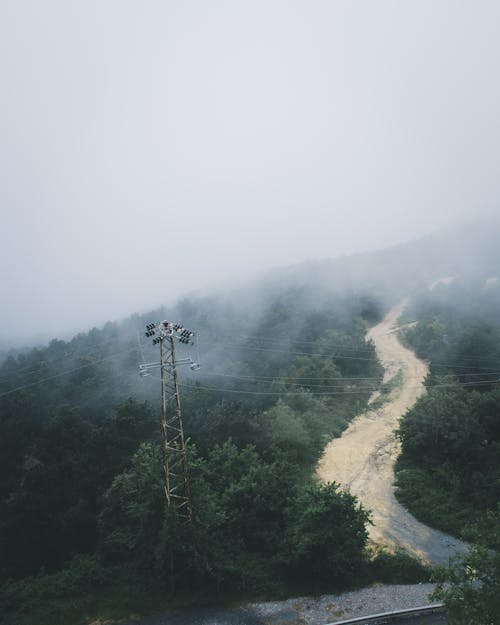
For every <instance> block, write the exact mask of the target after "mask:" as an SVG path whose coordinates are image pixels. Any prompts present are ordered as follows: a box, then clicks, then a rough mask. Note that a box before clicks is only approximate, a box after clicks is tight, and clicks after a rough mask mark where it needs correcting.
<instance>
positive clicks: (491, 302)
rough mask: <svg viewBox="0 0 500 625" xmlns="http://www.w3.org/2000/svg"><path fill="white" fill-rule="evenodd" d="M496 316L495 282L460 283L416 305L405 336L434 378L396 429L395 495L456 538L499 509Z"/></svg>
mask: <svg viewBox="0 0 500 625" xmlns="http://www.w3.org/2000/svg"><path fill="white" fill-rule="evenodd" d="M499 311H500V285H499V284H498V280H495V279H493V280H490V281H486V282H485V281H484V280H482V281H466V280H463V279H456V280H454V281H453V282H451V283H450V284H448V285H444V284H441V285H437V286H436V287H435V288H434V289H432V290H427V291H426V292H422V293H421V294H420V295H418V296H416V297H415V298H414V300H413V305H412V307H411V309H410V310H409V311H408V315H409V317H410V318H411V319H414V320H416V321H417V322H418V323H417V324H416V325H415V326H414V327H412V328H409V329H407V330H406V331H405V332H404V337H405V340H406V341H407V342H408V344H409V345H410V346H412V347H413V348H414V349H415V351H416V352H417V354H418V355H419V356H421V357H422V358H425V359H426V360H428V361H429V362H430V371H429V376H428V379H427V387H428V393H427V395H425V396H424V397H422V398H421V399H420V400H419V401H418V402H417V404H416V405H415V407H414V408H413V409H412V410H410V411H409V412H408V414H407V415H406V416H405V417H404V419H402V421H401V425H400V428H399V437H400V439H401V442H402V455H401V457H400V460H399V470H398V477H397V483H398V496H399V499H400V500H401V501H402V502H403V503H404V504H405V505H406V506H408V507H409V509H410V510H411V511H412V512H413V513H414V514H415V515H416V516H417V517H418V518H420V519H421V520H423V521H424V522H426V523H428V524H430V525H433V526H435V527H438V528H441V529H443V530H446V531H449V532H452V533H454V534H458V535H460V534H463V532H464V530H465V529H466V527H467V526H468V525H469V524H470V523H472V522H475V521H478V520H479V519H481V518H482V517H483V516H484V514H485V512H486V511H488V510H494V509H495V508H496V506H497V505H498V503H499V502H500V460H499V459H500V317H499Z"/></svg>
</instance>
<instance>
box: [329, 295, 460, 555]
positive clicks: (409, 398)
mask: <svg viewBox="0 0 500 625" xmlns="http://www.w3.org/2000/svg"><path fill="white" fill-rule="evenodd" d="M405 306H406V300H404V301H402V302H400V303H399V304H398V305H397V306H395V307H394V308H393V309H392V310H391V311H390V312H389V313H388V314H387V316H386V317H385V318H384V319H383V320H382V321H381V322H380V323H379V324H378V325H376V326H374V327H373V328H371V329H370V330H369V332H368V333H367V335H366V339H367V340H372V341H373V343H374V344H375V348H376V351H377V355H378V357H379V359H380V361H381V363H382V365H383V366H384V368H385V375H384V382H387V381H388V380H390V379H391V378H392V377H394V376H395V375H396V374H397V373H398V372H399V371H401V372H402V384H401V385H399V386H398V387H397V388H395V389H394V390H393V391H392V392H391V394H390V396H389V399H388V401H387V402H386V403H385V404H383V405H382V406H381V407H380V408H378V409H376V410H370V411H368V412H366V413H364V414H362V415H360V416H358V417H356V419H354V421H353V422H352V423H351V425H350V426H349V427H348V428H347V429H346V430H345V432H344V433H343V434H342V436H341V437H340V438H336V439H334V440H332V441H331V442H330V443H329V444H328V445H327V446H326V448H325V450H324V452H323V456H322V457H321V460H320V461H319V463H318V467H317V476H318V478H319V480H320V481H322V482H334V481H335V482H338V483H339V484H340V485H341V487H342V488H343V489H345V490H349V491H350V492H351V493H352V494H353V495H356V497H358V499H359V501H360V502H361V503H362V504H363V506H364V507H365V508H367V509H369V510H371V511H372V521H373V526H372V527H370V529H369V534H370V541H371V543H372V544H373V545H374V546H382V547H385V548H387V549H389V550H395V549H403V550H404V551H406V552H407V553H409V554H410V555H412V556H414V557H417V558H419V559H420V560H423V561H425V562H428V563H431V564H446V563H447V562H448V558H449V557H450V556H451V555H453V553H455V552H456V551H464V550H465V545H464V544H463V543H462V542H460V541H458V540H456V539H455V538H452V537H451V536H448V535H446V534H444V533H443V532H439V531H437V530H433V529H431V528H429V527H427V526H426V525H424V524H422V523H420V522H419V521H417V520H416V519H415V518H414V517H413V516H412V515H411V514H410V513H409V512H408V511H407V510H406V509H405V508H403V506H402V505H401V504H399V503H398V502H397V500H396V497H395V495H394V483H393V482H394V463H395V461H396V458H397V457H398V455H399V453H400V447H399V442H398V441H397V439H396V437H395V435H394V430H395V429H396V428H397V426H398V420H399V418H400V417H401V416H402V415H403V414H404V413H405V412H406V411H407V410H408V409H409V408H411V407H412V406H413V404H414V403H415V402H416V401H417V399H418V398H419V397H420V395H422V394H423V393H424V392H425V387H424V384H423V382H424V379H425V376H426V375H427V370H428V368H427V365H426V364H425V363H424V362H423V361H421V360H419V359H418V358H417V357H416V356H415V354H414V353H413V352H412V351H411V350H409V349H407V348H406V347H404V346H403V345H402V344H401V343H400V341H399V339H398V336H397V329H398V326H397V322H398V319H399V317H400V316H401V314H402V312H403V310H404V308H405Z"/></svg>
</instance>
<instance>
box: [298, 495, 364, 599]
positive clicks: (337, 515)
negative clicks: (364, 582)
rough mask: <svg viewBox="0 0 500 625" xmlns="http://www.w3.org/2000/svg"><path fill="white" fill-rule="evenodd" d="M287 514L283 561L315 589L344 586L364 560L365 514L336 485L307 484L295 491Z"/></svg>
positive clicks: (359, 570) (356, 574) (349, 496)
mask: <svg viewBox="0 0 500 625" xmlns="http://www.w3.org/2000/svg"><path fill="white" fill-rule="evenodd" d="M289 515H291V518H293V522H291V523H290V529H289V530H288V532H287V536H286V547H287V558H286V559H287V562H288V564H289V566H290V567H291V570H292V571H293V572H294V573H295V575H297V576H299V577H300V579H301V580H308V584H309V585H310V586H311V585H312V587H313V588H316V590H320V589H322V588H325V587H331V586H334V587H344V586H346V585H348V584H350V583H353V581H354V580H355V579H356V577H357V576H359V574H360V572H361V571H362V568H363V563H364V549H365V546H366V541H367V538H368V534H367V530H366V524H367V522H368V520H369V514H368V512H366V511H365V510H363V509H362V508H361V507H360V506H358V505H357V502H356V498H355V497H353V496H352V495H351V494H349V493H346V492H343V491H340V490H339V487H338V485H337V484H324V485H310V486H307V487H305V488H303V489H301V491H300V492H299V494H298V495H297V497H296V499H295V501H294V502H293V505H292V507H291V508H290V509H289Z"/></svg>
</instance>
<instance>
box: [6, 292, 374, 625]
mask: <svg viewBox="0 0 500 625" xmlns="http://www.w3.org/2000/svg"><path fill="white" fill-rule="evenodd" d="M250 303H251V304H252V305H251V306H250V305H249V304H250ZM379 314H380V309H379V306H378V304H377V302H376V301H374V299H373V298H367V297H365V296H360V295H349V296H344V297H340V296H335V297H333V296H325V295H323V296H322V297H321V298H317V297H316V293H315V292H314V290H312V289H311V288H309V287H293V286H292V287H287V286H284V287H281V286H280V288H279V289H277V290H275V291H272V292H271V291H270V292H269V293H268V294H266V296H265V297H263V298H262V299H261V300H259V301H258V302H257V303H256V302H254V301H253V299H251V300H248V299H247V300H245V299H244V298H243V299H242V301H241V302H234V301H233V302H228V301H227V300H224V298H204V299H203V300H200V301H199V302H193V301H191V300H184V301H182V302H180V303H179V305H178V307H177V309H176V310H173V311H165V310H160V311H156V312H154V313H152V316H151V318H153V319H156V318H158V319H161V318H173V319H182V321H183V322H184V323H185V324H186V325H187V326H191V327H194V328H195V329H196V330H198V331H199V332H200V334H201V335H202V337H203V341H202V344H201V345H200V350H201V361H202V363H203V364H204V365H205V371H207V374H205V377H201V379H200V385H199V386H197V385H196V383H194V378H192V377H188V376H191V375H192V374H190V373H185V372H184V373H181V383H182V401H183V414H184V424H185V433H186V435H187V438H189V439H190V442H189V444H188V451H189V466H190V475H191V489H192V495H193V509H194V520H193V525H192V527H188V526H186V525H183V524H182V523H181V522H180V520H179V519H177V518H176V517H175V515H173V514H165V503H164V499H163V494H162V488H163V486H162V466H161V457H160V453H159V441H160V438H161V425H160V423H159V418H158V413H159V409H158V408H159V407H158V406H157V405H155V406H150V405H149V404H148V403H146V402H145V399H146V398H148V397H153V398H154V397H157V396H158V381H157V380H156V379H154V377H153V376H151V378H147V379H145V380H140V379H139V377H138V376H137V372H136V363H137V361H139V360H140V358H141V355H140V353H139V349H138V347H137V346H136V341H135V336H136V331H137V330H138V329H141V330H142V327H143V325H144V323H145V321H150V318H149V317H147V318H144V317H139V316H136V317H134V318H131V319H129V320H126V321H125V322H123V323H122V324H120V325H118V324H111V323H110V324H106V326H105V327H104V328H102V329H101V330H97V329H94V330H91V331H90V332H89V333H87V334H81V335H78V336H77V337H75V338H74V339H73V340H72V341H69V342H65V341H53V342H52V343H50V345H49V346H48V347H47V348H44V349H37V350H33V351H32V352H27V353H25V354H19V355H17V356H16V357H12V358H8V359H7V360H6V361H5V362H4V363H3V364H2V365H1V366H0V369H1V370H0V374H1V375H0V469H1V470H0V580H2V579H3V580H7V579H11V580H17V581H10V582H8V588H9V589H10V590H8V592H7V595H5V596H6V597H7V596H9V597H10V596H14V595H12V592H14V590H15V593H17V594H16V595H15V596H16V597H17V600H18V601H19V602H20V610H21V611H22V609H23V606H24V607H25V608H26V613H25V614H24V615H21V613H20V612H19V611H18V612H19V614H18V617H19V618H21V616H22V618H23V619H28V621H29V618H30V617H29V615H28V612H30V613H31V614H32V618H33V619H34V622H39V623H41V622H43V621H44V619H45V621H48V622H51V623H57V622H58V621H57V619H56V618H54V619H52V618H45V617H43V618H42V617H41V616H40V615H41V614H43V609H44V606H43V605H42V604H43V598H42V595H41V594H40V593H38V591H37V590H36V588H37V587H38V586H37V584H38V585H39V586H40V588H41V587H42V586H43V584H47V592H46V597H47V599H46V602H47V604H50V606H52V607H50V606H49V605H47V606H45V607H46V608H47V610H49V612H50V614H52V612H53V610H52V608H53V607H54V606H59V609H60V612H61V614H62V613H64V614H66V615H67V621H68V622H77V621H76V617H75V616H73V615H74V614H76V612H78V610H80V611H81V610H83V609H84V606H87V605H88V596H89V595H92V594H94V595H96V596H98V597H99V599H98V600H99V601H101V602H102V601H103V600H104V599H103V596H104V595H103V593H101V592H100V591H98V590H97V589H93V588H91V587H90V586H85V584H84V583H83V582H82V584H81V585H80V586H78V584H76V583H75V585H73V586H72V585H71V582H70V577H71V575H73V573H70V572H69V571H73V569H74V568H75V567H76V566H77V564H76V562H77V560H75V559H74V558H75V557H76V556H75V554H80V555H79V556H78V557H81V558H85V557H87V558H90V559H93V561H94V562H95V563H102V564H99V566H102V567H104V568H103V570H105V571H113V572H114V573H113V579H115V580H117V581H116V585H114V584H113V583H111V582H109V584H108V582H106V583H104V582H103V584H104V586H106V588H107V589H108V590H109V594H110V596H119V597H120V602H121V603H122V604H123V605H124V606H125V605H130V602H127V601H125V600H124V597H123V593H122V592H121V591H120V589H123V588H125V586H126V585H127V584H130V583H131V581H130V580H133V584H135V585H136V586H137V585H140V584H142V585H143V586H144V588H145V590H144V596H152V594H153V593H156V592H158V593H159V594H160V595H161V596H162V597H163V601H165V600H166V599H165V597H167V598H168V600H172V598H175V599H178V598H179V597H182V596H192V589H193V586H196V588H198V589H199V592H200V593H201V596H203V597H205V598H206V597H207V596H209V595H210V594H212V595H213V596H216V594H217V593H220V592H222V591H224V592H225V593H227V592H233V593H246V594H247V595H252V594H256V593H259V594H267V595H273V594H274V595H276V594H283V593H286V591H287V589H289V588H291V587H295V586H294V584H296V583H298V582H299V580H302V582H303V583H304V587H311V589H313V588H319V587H320V586H321V585H322V584H323V585H324V586H325V587H327V588H328V589H330V590H331V589H335V588H337V587H341V586H344V585H345V584H346V583H348V582H349V580H353V579H354V578H355V577H356V575H358V574H361V571H362V565H363V562H365V561H366V558H365V554H364V545H365V541H366V533H365V531H364V525H365V523H366V521H367V515H366V513H365V512H364V511H362V510H360V509H359V507H358V506H357V504H356V502H355V500H354V499H352V498H350V497H349V496H348V495H346V494H345V493H340V492H338V491H337V490H336V488H335V487H333V486H329V487H324V488H319V487H317V486H316V485H314V484H311V483H310V477H309V475H310V472H311V467H312V466H313V465H314V463H315V462H316V460H317V458H318V455H319V453H320V452H321V449H322V447H323V445H324V443H325V442H326V441H327V440H328V439H329V438H331V436H333V435H338V434H340V433H341V432H342V430H343V429H344V428H345V427H346V426H347V424H348V423H349V421H350V419H351V418H352V417H353V416H354V415H355V414H357V413H358V412H360V411H362V410H363V409H364V408H365V406H366V401H367V399H368V397H369V395H370V390H369V388H370V387H371V386H373V380H371V381H369V382H367V381H365V380H363V379H360V380H358V379H357V378H358V377H359V378H369V377H370V378H375V379H377V378H380V377H381V373H382V370H381V367H380V365H379V364H378V363H377V360H376V355H375V351H374V347H373V345H371V344H368V345H367V344H365V341H364V334H365V331H366V320H372V321H373V320H375V319H376V318H378V316H379ZM180 349H182V347H181V348H180ZM145 357H146V359H147V360H151V361H153V360H155V359H156V358H157V354H156V352H155V351H154V350H153V348H152V347H150V346H149V347H145ZM200 375H201V376H203V375H204V374H203V369H202V372H200ZM26 376H29V379H30V382H32V383H33V386H31V387H30V388H29V389H28V390H26V389H25V390H16V388H17V387H18V386H22V385H23V383H24V380H25V379H26ZM234 376H236V377H234ZM211 387H212V388H211ZM219 389H220V390H219ZM10 391H13V392H12V393H10ZM233 391H236V392H235V393H233ZM2 392H8V393H9V394H7V395H4V396H3V397H2V396H1V395H2ZM127 397H128V398H129V399H127V400H125V401H124V399H123V398H127ZM304 507H306V508H307V509H306V510H304V509H303V508H304ZM330 540H334V541H336V544H335V545H334V546H332V547H331V548H330V549H329V550H328V554H327V555H328V557H327V558H326V560H325V563H324V565H321V566H320V565H318V562H317V561H316V556H317V554H319V553H321V552H322V550H323V549H324V548H325V545H326V544H327V543H328V541H330ZM82 554H83V555H82ZM82 562H83V560H82ZM82 566H83V565H82ZM116 571H126V572H127V576H128V577H127V578H125V577H122V576H119V575H118V576H117V575H116ZM38 573H39V574H38ZM58 576H59V577H58ZM21 578H24V581H23V580H22V579H21ZM82 579H83V578H82ZM96 579H97V580H98V579H100V578H99V575H97V577H96ZM127 580H128V581H127ZM66 582H67V583H68V584H69V585H70V588H71V589H72V590H71V593H70V595H69V596H70V603H71V605H72V607H71V606H66V607H64V606H63V605H62V603H61V601H62V598H60V597H59V596H58V595H57V593H56V591H55V590H51V588H56V587H58V586H57V585H58V584H61V585H62V586H64V584H65V583H66ZM16 584H18V586H16ZM307 584H308V585H309V586H307ZM23 588H24V589H25V590H23ZM78 588H80V590H78ZM12 589H14V590H12ZM73 589H74V595H73V594H72V593H73ZM11 591H12V592H11ZM23 592H25V594H23ZM30 592H31V593H32V596H33V598H34V599H33V602H31V603H30V602H29V601H28V600H27V599H26V601H25V598H26V597H27V596H28V594H29V593H30ZM9 593H11V594H9ZM86 593H87V594H86ZM148 593H149V594H148ZM60 600H61V601H60ZM23 602H25V604H24V603H23ZM14 603H15V602H11V604H9V605H10V607H9V610H11V609H14V607H13V605H14ZM49 608H50V609H49ZM51 610H52V612H51ZM68 610H69V611H68ZM71 610H73V612H71ZM49 612H47V614H48V613H49ZM70 612H71V614H72V616H71V617H69V616H68V615H69V614H70ZM90 612H92V610H90ZM37 615H38V616H40V618H38V620H37ZM16 618H17V617H16ZM60 620H61V619H60ZM28 621H26V622H28ZM11 622H12V623H14V622H15V620H14V616H13V615H12V619H11ZM19 622H21V621H19Z"/></svg>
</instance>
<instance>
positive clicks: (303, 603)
mask: <svg viewBox="0 0 500 625" xmlns="http://www.w3.org/2000/svg"><path fill="white" fill-rule="evenodd" d="M433 590H434V584H414V585H399V586H392V585H391V586H389V585H380V586H370V587H368V588H363V589H362V590H356V591H353V592H348V593H344V594H341V595H322V596H321V597H315V598H311V597H298V598H296V599H288V600H286V601H277V602H275V601H271V602H268V603H256V604H251V605H250V606H248V607H249V608H251V610H252V612H254V613H255V614H256V615H257V616H259V617H260V618H261V619H262V621H263V622H264V623H266V625H278V624H279V625H299V624H300V625H326V623H334V622H335V621H340V620H344V619H349V618H356V617H359V616H368V615H370V614H379V613H381V612H390V611H393V610H405V609H407V608H417V607H420V606H424V605H431V603H432V602H431V601H430V600H429V598H428V595H429V593H431V592H432V591H433Z"/></svg>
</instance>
